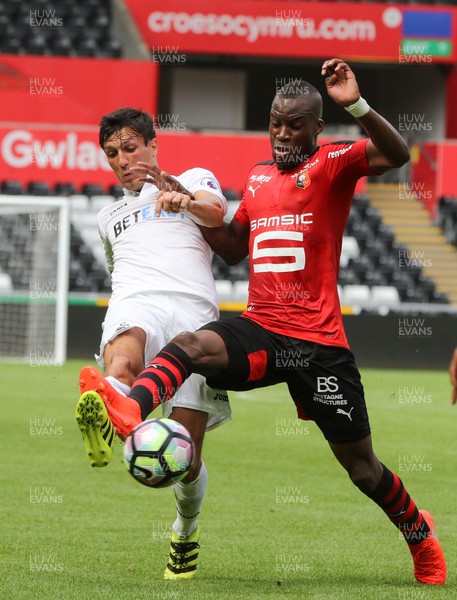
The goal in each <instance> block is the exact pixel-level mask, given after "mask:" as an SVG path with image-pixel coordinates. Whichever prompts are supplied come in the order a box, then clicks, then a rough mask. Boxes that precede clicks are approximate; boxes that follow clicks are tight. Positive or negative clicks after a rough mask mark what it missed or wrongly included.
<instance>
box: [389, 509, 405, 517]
mask: <svg viewBox="0 0 457 600" xmlns="http://www.w3.org/2000/svg"><path fill="white" fill-rule="evenodd" d="M405 512H406V510H405V509H404V508H402V509H401V511H400V512H398V513H397V514H396V515H387V516H388V517H389V518H390V519H395V518H397V517H401V516H402V515H404V514H405Z"/></svg>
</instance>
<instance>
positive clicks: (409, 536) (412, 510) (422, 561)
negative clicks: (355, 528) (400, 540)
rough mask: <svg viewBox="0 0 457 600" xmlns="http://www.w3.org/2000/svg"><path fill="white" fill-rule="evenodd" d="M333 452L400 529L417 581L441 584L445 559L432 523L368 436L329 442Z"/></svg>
mask: <svg viewBox="0 0 457 600" xmlns="http://www.w3.org/2000/svg"><path fill="white" fill-rule="evenodd" d="M330 448H331V449H332V451H333V453H334V455H335V456H336V458H337V459H338V461H339V462H340V463H341V465H342V466H343V467H344V468H345V469H346V471H347V472H348V474H349V477H350V478H351V481H352V482H353V483H354V485H356V486H357V487H358V488H359V489H360V491H362V492H363V493H364V494H366V495H367V496H368V497H369V498H371V500H373V502H375V503H376V504H377V505H378V506H379V507H380V508H381V509H382V510H383V511H384V512H385V514H386V515H387V516H388V517H389V519H390V520H391V521H392V523H393V524H394V525H395V526H396V527H398V529H399V530H400V531H401V532H402V533H403V535H404V537H405V540H406V542H407V544H408V548H409V551H410V552H411V555H412V557H413V561H414V576H415V577H416V579H417V581H419V582H420V583H427V584H431V585H441V584H443V583H444V582H445V581H446V561H445V558H444V554H443V551H442V549H441V545H440V543H439V541H438V539H437V538H436V532H435V523H434V521H433V518H432V516H431V515H430V514H429V513H428V512H426V511H419V510H418V508H417V507H416V504H415V503H414V501H413V500H412V498H411V497H410V496H409V494H408V492H407V491H406V489H405V487H404V485H403V482H402V481H401V479H400V478H399V477H398V475H396V474H395V473H393V472H392V471H390V470H389V469H388V468H387V467H386V466H385V465H383V464H382V463H381V462H380V461H379V460H378V458H377V457H376V455H375V454H374V452H373V447H372V442H371V436H368V437H366V438H364V439H363V440H360V441H358V442H352V443H346V444H335V443H332V442H330Z"/></svg>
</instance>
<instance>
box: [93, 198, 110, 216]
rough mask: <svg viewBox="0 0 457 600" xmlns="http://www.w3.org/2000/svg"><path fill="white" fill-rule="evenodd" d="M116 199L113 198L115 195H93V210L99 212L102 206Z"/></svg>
mask: <svg viewBox="0 0 457 600" xmlns="http://www.w3.org/2000/svg"><path fill="white" fill-rule="evenodd" d="M114 200H115V199H114V198H113V196H108V195H101V196H92V198H91V200H90V204H91V207H92V210H94V211H95V212H97V213H98V212H99V211H100V210H101V209H102V208H105V206H108V205H109V204H113V202H114Z"/></svg>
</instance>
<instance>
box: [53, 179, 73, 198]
mask: <svg viewBox="0 0 457 600" xmlns="http://www.w3.org/2000/svg"><path fill="white" fill-rule="evenodd" d="M54 192H55V193H56V195H57V196H71V195H73V194H76V187H75V186H74V185H73V184H72V183H69V182H64V183H56V185H55V186H54Z"/></svg>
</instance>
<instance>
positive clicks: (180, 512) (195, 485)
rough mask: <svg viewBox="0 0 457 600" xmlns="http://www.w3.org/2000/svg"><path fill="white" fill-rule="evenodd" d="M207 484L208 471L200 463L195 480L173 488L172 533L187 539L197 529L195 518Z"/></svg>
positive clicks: (181, 483) (178, 484)
mask: <svg viewBox="0 0 457 600" xmlns="http://www.w3.org/2000/svg"><path fill="white" fill-rule="evenodd" d="M207 483H208V471H207V470H206V466H205V463H204V462H203V461H202V463H201V467H200V473H199V474H198V477H197V479H194V481H191V482H190V483H183V482H182V481H180V482H179V483H177V484H175V485H174V486H173V492H174V494H175V498H176V521H175V522H174V524H173V529H174V531H175V532H176V533H177V534H178V535H179V536H181V537H189V536H190V534H191V533H193V532H194V531H195V529H196V528H197V517H198V515H199V513H200V508H201V505H202V503H203V498H204V496H205V492H206V486H207Z"/></svg>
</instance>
